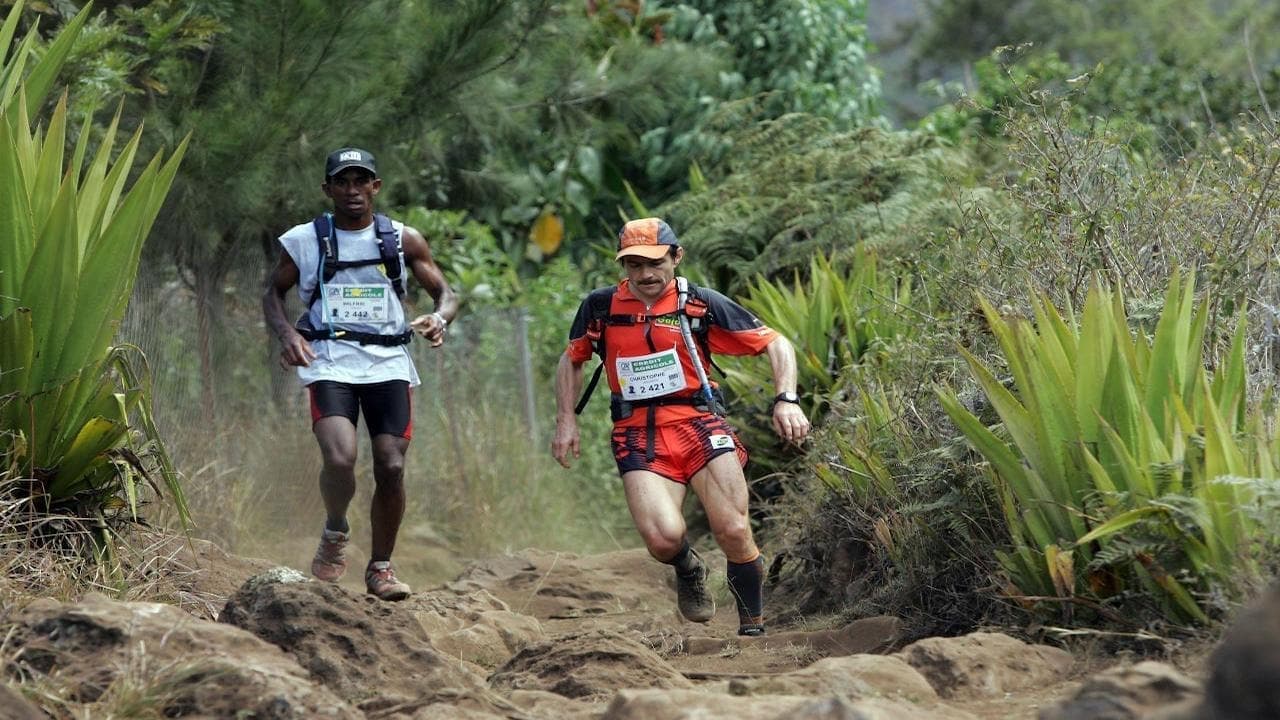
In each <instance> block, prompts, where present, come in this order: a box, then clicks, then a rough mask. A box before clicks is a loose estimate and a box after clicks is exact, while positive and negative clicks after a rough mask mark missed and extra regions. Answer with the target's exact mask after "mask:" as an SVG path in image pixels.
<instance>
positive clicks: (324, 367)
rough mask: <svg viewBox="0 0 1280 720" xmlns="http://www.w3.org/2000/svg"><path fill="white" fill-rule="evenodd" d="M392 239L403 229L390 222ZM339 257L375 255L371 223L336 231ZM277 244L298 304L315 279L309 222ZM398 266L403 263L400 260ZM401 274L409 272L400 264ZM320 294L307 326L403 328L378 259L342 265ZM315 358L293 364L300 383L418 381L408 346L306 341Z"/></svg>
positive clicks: (315, 246) (315, 247)
mask: <svg viewBox="0 0 1280 720" xmlns="http://www.w3.org/2000/svg"><path fill="white" fill-rule="evenodd" d="M392 227H394V228H395V231H396V237H397V238H399V237H400V235H401V233H403V232H404V224H403V223H401V222H397V221H394V220H393V221H392ZM335 232H336V236H337V242H338V259H339V260H367V259H373V258H379V257H381V255H380V252H379V246H378V236H377V234H376V233H375V232H374V228H373V225H372V224H370V225H369V226H368V227H366V228H363V229H361V230H342V229H337V230H336V231H335ZM280 245H281V246H283V247H284V249H285V252H287V253H289V257H290V258H292V259H293V263H294V264H295V265H297V266H298V297H299V298H301V300H302V302H303V305H304V307H305V306H306V304H307V302H308V301H309V300H310V299H311V295H312V294H313V293H314V292H315V291H316V287H317V285H318V283H319V280H320V277H319V271H320V259H321V256H320V245H319V243H318V242H317V241H316V233H315V226H314V225H312V224H311V223H309V222H308V223H304V224H302V225H295V226H294V227H292V228H290V229H289V231H288V232H286V233H285V234H284V235H281V236H280ZM401 265H402V267H404V263H403V262H402V263H401ZM402 273H403V275H405V276H407V275H408V274H409V272H408V268H407V267H404V270H403V271H402ZM324 285H325V288H324V289H325V292H324V294H323V295H322V296H321V297H319V298H317V299H316V301H315V302H314V303H312V304H311V306H310V308H309V309H308V310H307V311H306V312H307V314H308V316H309V318H310V321H311V326H312V327H313V328H316V329H317V330H323V329H324V328H325V327H327V323H326V319H330V320H332V321H334V324H338V325H341V327H342V328H345V329H347V330H356V331H360V332H369V333H376V334H379V335H395V334H398V333H401V332H404V331H405V330H406V329H408V326H407V324H406V321H405V316H404V306H403V305H401V304H400V299H399V298H398V297H396V295H395V291H394V290H393V289H392V287H391V281H390V280H389V279H388V278H387V274H386V268H385V267H384V266H383V265H382V263H381V262H378V263H374V264H372V265H364V266H361V267H353V268H344V269H342V270H339V271H338V272H337V273H335V274H334V276H333V279H332V280H328V281H325V283H324ZM311 348H312V349H313V350H315V353H316V358H315V359H314V360H312V361H311V365H309V366H307V367H299V368H298V378H299V379H300V380H301V381H302V384H303V385H309V384H311V383H313V382H315V381H317V380H333V381H335V382H344V383H357V384H365V383H378V382H386V381H388V380H406V381H408V383H409V386H410V387H416V386H417V385H419V384H420V382H421V381H420V379H419V378H418V371H417V368H415V367H414V364H413V359H412V357H411V356H410V355H409V346H408V345H397V346H394V347H388V346H385V345H361V344H360V343H356V342H350V341H344V340H312V341H311Z"/></svg>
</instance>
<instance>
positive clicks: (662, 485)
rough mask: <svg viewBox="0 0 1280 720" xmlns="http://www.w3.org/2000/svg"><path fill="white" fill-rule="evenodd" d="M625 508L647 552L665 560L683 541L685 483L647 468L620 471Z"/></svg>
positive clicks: (673, 553) (677, 549)
mask: <svg viewBox="0 0 1280 720" xmlns="http://www.w3.org/2000/svg"><path fill="white" fill-rule="evenodd" d="M622 487H623V489H624V490H625V491H626V496H627V509H628V510H630V511H631V520H632V521H633V522H634V523H635V526H636V530H637V531H638V532H639V533H640V539H641V540H643V541H644V546H645V547H646V548H648V550H649V554H650V555H652V556H653V557H654V559H656V560H658V561H659V562H668V561H670V560H671V559H672V558H673V557H675V556H676V554H677V553H679V552H680V548H681V547H683V545H684V542H685V523H684V515H683V514H682V513H681V509H680V508H681V506H682V505H683V503H684V496H685V486H684V485H681V484H680V483H678V482H673V481H671V480H669V479H667V478H665V477H662V476H661V475H659V474H657V473H654V472H649V471H648V470H632V471H630V472H627V473H623V475H622Z"/></svg>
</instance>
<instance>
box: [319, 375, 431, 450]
mask: <svg viewBox="0 0 1280 720" xmlns="http://www.w3.org/2000/svg"><path fill="white" fill-rule="evenodd" d="M307 391H308V393H309V394H310V395H311V423H312V424H313V425H314V424H315V422H316V421H317V420H319V419H320V418H323V417H329V416H331V415H341V416H343V417H345V418H346V419H348V420H350V421H351V424H352V425H355V426H357V427H359V425H360V423H359V420H358V418H359V416H360V413H362V412H363V413H364V421H365V422H366V423H368V425H369V437H371V438H372V437H374V436H375V435H383V434H386V435H395V436H396V437H402V438H404V439H405V440H409V439H410V438H412V437H413V403H412V391H411V390H410V389H409V383H408V381H406V380H388V381H387V382H380V383H370V384H367V385H357V384H353V383H341V382H334V381H332V380H317V381H315V382H313V383H311V384H310V385H308V386H307Z"/></svg>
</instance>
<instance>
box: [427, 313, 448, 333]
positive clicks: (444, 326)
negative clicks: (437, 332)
mask: <svg viewBox="0 0 1280 720" xmlns="http://www.w3.org/2000/svg"><path fill="white" fill-rule="evenodd" d="M431 317H433V318H435V319H437V320H439V321H440V327H441V329H447V328H448V327H449V321H448V320H445V319H444V316H443V315H441V314H440V313H438V312H433V313H431Z"/></svg>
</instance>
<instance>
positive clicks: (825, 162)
mask: <svg viewBox="0 0 1280 720" xmlns="http://www.w3.org/2000/svg"><path fill="white" fill-rule="evenodd" d="M738 112H741V113H744V114H745V113H746V112H747V109H745V108H741V107H737V108H732V109H731V110H730V111H729V112H727V113H726V116H725V117H724V121H725V122H727V123H736V122H740V119H739V118H738V117H735V116H732V113H738ZM963 167H964V157H963V155H962V154H960V153H958V152H956V151H954V150H951V149H948V148H947V147H945V146H943V145H942V144H940V143H939V142H938V141H937V139H936V138H935V137H934V136H931V135H927V134H923V133H916V132H906V131H900V132H892V131H886V130H881V129H878V128H861V129H858V130H851V131H847V132H837V131H834V130H833V129H832V126H831V124H830V123H829V122H828V121H826V120H823V119H821V118H818V117H814V116H812V115H801V114H792V115H786V116H783V117H781V118H778V119H776V120H766V121H763V122H760V123H757V124H753V125H750V126H749V127H748V128H747V129H746V130H743V131H741V132H740V133H738V134H736V135H735V136H734V137H733V146H732V150H731V151H730V152H729V153H727V155H726V159H725V161H724V162H723V163H721V164H719V165H717V166H716V167H714V168H711V169H710V171H709V175H710V177H711V180H710V181H709V182H708V184H707V185H706V187H705V188H701V189H697V188H695V190H693V191H691V192H689V193H687V194H685V195H683V196H681V197H680V198H679V199H678V200H676V201H674V202H671V203H669V204H667V205H666V206H664V207H663V208H662V209H661V213H662V214H663V215H664V216H665V217H666V218H667V219H668V221H670V222H671V224H672V226H673V227H674V228H675V230H676V232H677V233H678V234H679V235H680V237H681V241H682V243H683V244H684V245H686V246H687V247H688V248H689V251H690V257H691V258H692V259H693V260H694V262H696V263H698V264H699V265H700V267H702V268H703V269H704V270H705V272H706V274H707V275H708V276H709V278H710V279H711V280H712V281H713V282H714V283H715V284H717V285H718V286H719V287H721V288H722V289H726V290H728V291H729V292H731V293H732V292H736V291H740V290H742V289H743V284H744V283H745V282H746V281H747V280H748V279H750V278H752V277H755V276H756V275H763V276H764V277H766V278H769V279H778V278H785V279H790V277H791V276H792V274H793V273H794V272H796V271H799V272H800V273H801V274H802V275H803V274H804V273H805V272H806V271H807V268H808V265H809V261H810V258H812V257H813V256H814V255H819V254H822V255H827V256H829V257H830V258H831V259H832V260H833V264H835V265H836V266H841V265H843V264H845V263H847V261H848V260H849V259H850V258H852V257H853V255H854V253H855V248H856V247H857V246H858V245H859V244H866V245H867V246H868V247H870V248H874V249H876V250H877V251H878V252H879V253H881V255H882V256H888V257H894V256H900V255H902V254H905V253H907V251H909V250H912V249H913V248H914V247H915V246H916V245H918V243H919V241H920V239H922V238H925V237H929V236H933V235H936V234H938V233H940V232H943V231H944V230H945V229H946V228H947V227H950V226H952V225H953V224H955V223H957V222H958V221H959V219H960V213H959V208H960V207H962V206H963V205H965V204H968V203H969V202H970V200H971V199H973V197H974V196H972V195H971V193H970V192H969V191H966V190H962V189H956V188H955V187H954V186H952V185H951V184H950V183H949V178H955V177H956V176H957V175H959V174H961V173H962V171H963Z"/></svg>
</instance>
